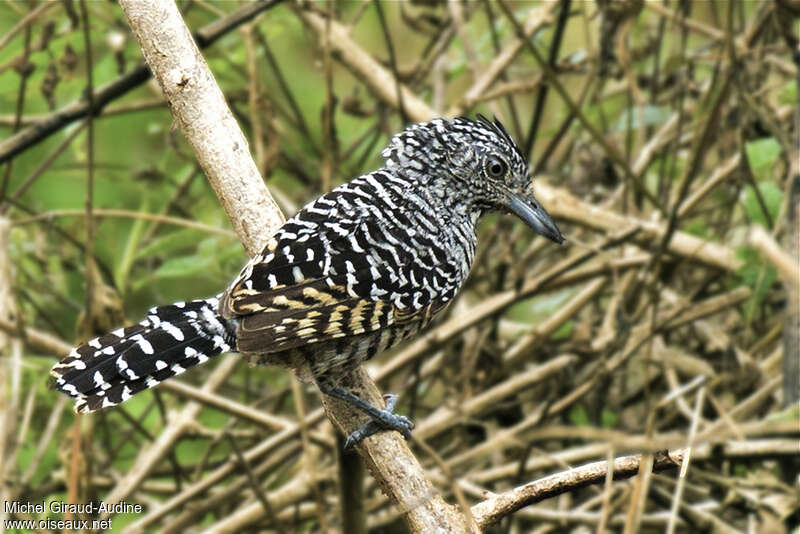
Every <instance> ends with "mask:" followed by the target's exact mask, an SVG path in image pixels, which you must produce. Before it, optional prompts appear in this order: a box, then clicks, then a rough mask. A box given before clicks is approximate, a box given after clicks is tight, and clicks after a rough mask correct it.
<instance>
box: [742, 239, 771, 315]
mask: <svg viewBox="0 0 800 534" xmlns="http://www.w3.org/2000/svg"><path fill="white" fill-rule="evenodd" d="M736 256H737V257H738V258H739V259H740V260H742V261H743V262H744V264H743V265H742V267H741V268H740V269H739V271H738V273H737V274H738V275H739V277H740V279H741V281H742V283H743V284H744V285H746V286H747V287H749V288H751V289H752V290H753V294H752V295H751V296H750V299H749V300H748V301H747V302H746V304H745V308H744V309H745V317H746V318H748V319H750V318H752V317H753V316H754V315H755V313H756V312H757V311H758V310H759V308H760V307H761V305H762V303H763V301H764V299H765V298H766V296H767V295H768V294H769V292H770V289H771V288H772V284H774V283H775V281H776V280H777V278H778V273H777V272H776V271H775V268H774V267H773V266H772V264H770V263H768V262H767V261H766V260H765V259H764V258H763V256H762V255H761V254H760V253H759V252H758V251H757V250H756V249H755V248H753V247H750V246H742V247H739V248H738V249H736Z"/></svg>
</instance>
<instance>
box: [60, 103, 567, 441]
mask: <svg viewBox="0 0 800 534" xmlns="http://www.w3.org/2000/svg"><path fill="white" fill-rule="evenodd" d="M383 156H384V158H386V165H385V166H384V167H383V168H382V169H379V170H377V171H374V172H372V173H370V174H365V175H363V176H359V177H358V178H355V179H353V180H351V181H350V182H348V183H345V184H343V185H341V186H339V187H337V188H336V189H334V190H333V191H331V192H330V193H328V194H326V195H324V196H322V197H320V198H318V199H317V200H315V201H313V202H311V203H310V204H308V205H307V206H306V207H305V208H303V209H302V210H301V211H300V212H299V213H298V214H297V215H295V216H294V217H292V218H291V219H289V220H288V221H286V223H285V224H284V225H283V227H282V228H281V229H280V230H278V232H277V234H276V235H275V236H274V237H273V238H272V239H271V240H270V241H269V243H267V245H266V247H265V248H264V250H263V251H262V253H261V254H259V255H257V256H256V257H254V258H253V259H252V260H251V261H250V262H249V263H248V264H247V265H246V266H245V267H244V269H243V270H242V272H241V273H240V274H239V276H238V277H236V279H235V280H234V281H233V283H232V284H231V285H230V287H229V288H228V289H227V290H226V291H225V292H223V293H222V294H220V295H218V296H216V297H213V298H208V299H203V300H194V301H191V302H178V303H175V304H172V305H169V306H160V307H157V308H152V309H151V310H150V311H149V312H148V314H147V317H146V318H145V319H144V320H143V321H141V322H140V323H138V324H136V325H133V326H128V327H126V328H120V329H118V330H115V331H113V332H111V333H110V334H106V335H104V336H101V337H99V338H96V339H93V340H91V341H89V342H88V343H86V344H85V345H81V346H79V347H77V348H75V349H73V350H72V352H71V353H70V354H69V355H68V356H67V357H65V358H64V359H63V360H61V361H60V362H59V363H58V364H56V365H55V366H54V367H53V370H52V374H53V375H54V376H55V378H56V381H55V384H56V387H57V388H58V389H59V390H60V391H62V392H64V393H66V394H67V395H70V396H71V397H74V398H75V399H76V405H75V409H76V410H77V411H78V412H84V413H85V412H92V411H94V410H97V409H99V408H104V407H106V406H114V405H116V404H119V403H120V402H123V401H125V400H127V399H129V398H130V397H131V396H132V395H134V394H136V393H138V392H140V391H142V390H144V389H147V388H151V387H153V386H155V385H157V384H158V383H160V382H162V381H164V380H166V379H168V378H170V377H172V376H175V375H178V374H180V373H182V372H184V371H185V370H186V369H188V368H189V367H193V366H195V365H198V364H200V363H203V362H204V361H206V360H208V359H209V358H211V357H213V356H216V355H218V354H221V353H224V352H229V351H236V352H240V353H243V354H245V355H248V356H253V357H255V359H256V360H257V361H258V362H259V363H269V364H280V365H284V366H288V367H291V368H293V369H295V370H296V371H298V372H299V374H300V375H301V376H305V377H309V378H311V379H313V380H314V381H315V382H316V383H317V385H318V386H319V389H320V390H321V391H322V392H323V393H326V394H328V395H331V396H334V397H337V398H339V399H342V400H345V401H347V402H349V403H350V404H351V405H352V406H354V407H356V408H358V409H360V410H362V411H364V412H366V413H367V414H368V415H370V416H371V418H372V421H371V422H370V423H368V424H367V425H365V427H362V429H359V431H357V432H356V433H354V435H353V436H351V437H352V438H353V439H351V440H350V442H351V443H352V442H353V441H357V440H359V439H362V438H364V437H365V436H367V435H369V434H372V433H374V432H376V431H377V430H380V429H394V430H398V431H400V432H401V433H403V434H404V435H405V436H408V434H409V432H410V430H411V428H412V427H413V424H412V423H411V421H410V420H408V419H407V418H405V417H403V416H399V415H395V414H394V413H392V412H391V407H389V408H388V409H378V408H376V407H374V406H372V405H370V404H368V403H366V402H365V401H363V400H361V399H360V398H359V397H357V396H356V395H354V394H352V393H351V392H349V391H347V390H345V389H344V388H342V387H341V386H340V385H339V384H338V378H339V377H340V376H342V374H343V373H345V372H346V371H348V370H351V369H352V368H353V367H355V366H357V365H358V364H360V363H361V362H363V361H364V360H367V359H369V358H371V357H373V356H375V355H376V354H378V353H379V352H381V351H384V350H386V349H388V348H389V347H391V346H393V345H395V344H396V343H398V342H399V341H401V340H402V339H404V338H407V337H408V336H410V335H412V334H414V333H416V332H417V331H419V330H420V329H421V328H423V327H424V326H425V325H427V324H428V322H429V321H430V320H431V318H432V317H433V316H434V315H435V314H436V313H438V312H440V311H441V310H443V309H444V308H445V307H446V306H447V305H448V304H449V303H450V302H451V301H452V300H453V298H454V297H455V295H456V293H457V292H458V289H459V287H461V285H462V284H463V283H464V280H465V279H466V278H467V275H468V273H469V270H470V266H471V264H472V260H473V258H474V256H475V244H476V234H475V225H476V224H477V222H478V220H479V219H480V218H481V216H483V215H484V214H486V213H487V212H489V211H494V210H500V211H511V212H513V213H515V214H516V215H517V216H519V217H520V218H521V219H522V220H523V221H525V222H526V223H527V224H529V225H530V226H531V227H532V228H533V229H534V230H535V231H537V232H538V233H540V234H542V235H544V236H546V237H548V238H550V239H552V240H553V241H556V242H558V243H561V242H562V241H563V237H562V236H561V233H560V232H559V230H558V228H557V227H556V225H555V224H554V223H553V221H552V219H551V218H550V216H549V215H548V214H547V212H546V211H545V210H544V209H543V208H542V207H541V205H540V204H539V203H538V202H537V201H536V199H535V198H534V196H533V192H532V190H531V175H530V171H529V169H528V165H527V164H526V163H525V158H524V157H523V155H522V153H521V152H520V150H519V148H518V147H517V145H516V144H515V143H514V141H513V140H512V139H511V137H510V136H509V135H508V133H507V132H506V130H505V128H504V127H503V125H502V124H501V123H500V122H499V121H497V120H495V121H494V122H492V121H489V120H488V119H486V118H485V117H483V116H481V115H478V120H477V121H473V120H470V119H466V118H456V119H435V120H432V121H430V122H427V123H421V124H415V125H413V126H410V127H408V128H407V129H406V130H405V131H403V132H401V133H399V134H398V135H395V136H394V138H393V139H392V141H391V144H390V145H389V147H388V148H386V149H385V150H384V151H383Z"/></svg>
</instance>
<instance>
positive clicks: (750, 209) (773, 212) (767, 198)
mask: <svg viewBox="0 0 800 534" xmlns="http://www.w3.org/2000/svg"><path fill="white" fill-rule="evenodd" d="M758 191H759V193H761V199H762V200H763V201H764V205H765V207H766V209H767V213H768V214H769V217H770V220H772V221H774V220H775V219H776V218H777V216H778V211H779V210H780V208H781V203H782V202H783V191H781V190H780V189H779V188H778V186H777V185H776V184H775V183H773V182H761V183H759V184H758ZM744 211H745V213H746V214H747V217H748V218H749V219H750V220H751V221H753V222H755V223H757V224H760V225H761V226H764V227H769V221H767V218H766V216H765V215H764V209H763V208H762V207H761V203H760V202H759V200H758V196H757V195H756V191H755V189H754V188H753V186H748V187H746V188H745V190H744Z"/></svg>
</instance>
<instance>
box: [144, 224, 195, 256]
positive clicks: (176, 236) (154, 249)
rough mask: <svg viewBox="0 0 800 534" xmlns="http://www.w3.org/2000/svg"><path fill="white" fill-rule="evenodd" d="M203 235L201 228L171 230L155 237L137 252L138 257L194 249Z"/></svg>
mask: <svg viewBox="0 0 800 534" xmlns="http://www.w3.org/2000/svg"><path fill="white" fill-rule="evenodd" d="M203 235H204V234H203V233H202V232H200V231H199V230H193V229H191V228H185V229H182V230H177V231H175V232H170V233H168V234H166V235H163V236H160V237H158V238H156V239H153V241H151V242H150V243H149V244H148V245H147V246H145V247H142V248H141V249H139V251H138V252H137V253H136V258H137V259H141V258H147V257H148V256H157V255H159V254H175V253H177V252H179V251H185V250H188V249H193V248H194V247H195V246H197V242H198V241H199V240H200V239H201V238H202V237H203Z"/></svg>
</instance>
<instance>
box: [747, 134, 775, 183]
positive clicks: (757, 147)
mask: <svg viewBox="0 0 800 534" xmlns="http://www.w3.org/2000/svg"><path fill="white" fill-rule="evenodd" d="M745 152H746V153H747V161H748V162H749V163H750V168H751V169H753V173H754V174H755V175H756V178H758V179H759V180H764V179H767V178H769V177H770V176H772V169H773V167H774V165H775V163H776V162H777V161H778V158H779V157H780V155H781V145H780V144H779V143H778V141H776V140H775V139H774V138H772V137H764V138H761V139H756V140H755V141H749V142H747V143H745Z"/></svg>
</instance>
